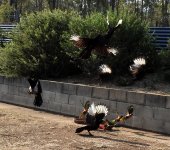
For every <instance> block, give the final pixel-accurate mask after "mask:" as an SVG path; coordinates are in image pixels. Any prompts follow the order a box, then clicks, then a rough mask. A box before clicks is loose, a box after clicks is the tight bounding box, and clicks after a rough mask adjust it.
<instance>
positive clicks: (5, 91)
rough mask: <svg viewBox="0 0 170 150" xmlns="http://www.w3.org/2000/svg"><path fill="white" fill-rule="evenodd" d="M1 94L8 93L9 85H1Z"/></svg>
mask: <svg viewBox="0 0 170 150" xmlns="http://www.w3.org/2000/svg"><path fill="white" fill-rule="evenodd" d="M0 92H1V93H8V85H6V84H0Z"/></svg>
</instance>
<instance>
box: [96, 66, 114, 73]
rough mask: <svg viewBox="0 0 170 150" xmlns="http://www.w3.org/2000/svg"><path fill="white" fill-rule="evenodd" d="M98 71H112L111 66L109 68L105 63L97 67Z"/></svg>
mask: <svg viewBox="0 0 170 150" xmlns="http://www.w3.org/2000/svg"><path fill="white" fill-rule="evenodd" d="M99 71H100V72H101V73H112V70H111V68H110V67H109V66H108V65H106V64H103V65H101V66H100V67H99Z"/></svg>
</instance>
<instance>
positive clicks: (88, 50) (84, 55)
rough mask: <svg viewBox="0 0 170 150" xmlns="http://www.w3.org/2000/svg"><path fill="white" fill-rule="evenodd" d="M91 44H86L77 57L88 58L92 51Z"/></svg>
mask: <svg viewBox="0 0 170 150" xmlns="http://www.w3.org/2000/svg"><path fill="white" fill-rule="evenodd" d="M92 50H93V49H92V46H91V45H89V46H87V47H86V48H85V49H84V50H83V51H82V52H81V53H80V54H79V58H81V59H88V58H89V57H90V55H91V52H92Z"/></svg>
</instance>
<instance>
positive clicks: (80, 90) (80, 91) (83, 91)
mask: <svg viewBox="0 0 170 150" xmlns="http://www.w3.org/2000/svg"><path fill="white" fill-rule="evenodd" d="M77 95H81V96H88V97H91V95H92V87H90V86H83V85H77Z"/></svg>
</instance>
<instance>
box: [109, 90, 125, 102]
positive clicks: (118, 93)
mask: <svg viewBox="0 0 170 150" xmlns="http://www.w3.org/2000/svg"><path fill="white" fill-rule="evenodd" d="M109 93H110V94H109V99H110V100H118V101H122V102H127V99H126V95H127V92H126V91H124V90H118V89H110V92H109Z"/></svg>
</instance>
